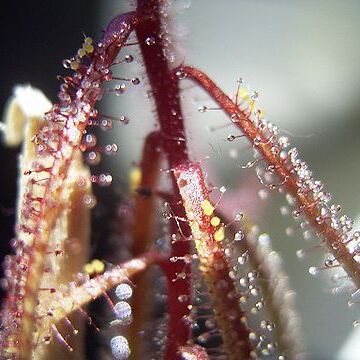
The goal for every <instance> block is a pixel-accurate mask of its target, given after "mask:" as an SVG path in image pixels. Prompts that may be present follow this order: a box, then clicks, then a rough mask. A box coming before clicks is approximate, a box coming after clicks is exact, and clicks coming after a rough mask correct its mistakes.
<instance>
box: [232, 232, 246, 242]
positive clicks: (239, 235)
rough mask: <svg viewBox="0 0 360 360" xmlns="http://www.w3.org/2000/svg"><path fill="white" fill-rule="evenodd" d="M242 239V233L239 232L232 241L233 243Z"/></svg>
mask: <svg viewBox="0 0 360 360" xmlns="http://www.w3.org/2000/svg"><path fill="white" fill-rule="evenodd" d="M244 237H245V234H244V232H243V231H241V230H240V231H238V232H237V233H235V235H234V240H235V241H241V240H242V239H243V238H244Z"/></svg>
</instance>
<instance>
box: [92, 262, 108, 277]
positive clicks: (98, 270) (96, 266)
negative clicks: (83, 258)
mask: <svg viewBox="0 0 360 360" xmlns="http://www.w3.org/2000/svg"><path fill="white" fill-rule="evenodd" d="M91 265H92V267H93V268H94V270H95V272H96V273H97V274H102V273H103V272H104V271H105V264H104V263H103V262H102V261H101V260H98V259H94V260H93V261H92V262H91Z"/></svg>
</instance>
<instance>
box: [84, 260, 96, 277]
mask: <svg viewBox="0 0 360 360" xmlns="http://www.w3.org/2000/svg"><path fill="white" fill-rule="evenodd" d="M84 272H85V273H86V274H88V275H93V274H94V273H95V270H94V267H93V266H92V264H91V263H88V264H85V265H84Z"/></svg>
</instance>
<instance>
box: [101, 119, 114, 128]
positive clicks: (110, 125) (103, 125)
mask: <svg viewBox="0 0 360 360" xmlns="http://www.w3.org/2000/svg"><path fill="white" fill-rule="evenodd" d="M112 128H113V121H112V120H110V119H102V120H101V121H100V129H101V130H103V131H106V130H110V129H112Z"/></svg>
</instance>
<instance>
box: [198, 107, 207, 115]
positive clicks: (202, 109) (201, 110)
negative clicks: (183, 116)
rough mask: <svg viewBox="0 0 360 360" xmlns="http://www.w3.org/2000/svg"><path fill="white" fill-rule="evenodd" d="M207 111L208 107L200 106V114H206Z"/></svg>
mask: <svg viewBox="0 0 360 360" xmlns="http://www.w3.org/2000/svg"><path fill="white" fill-rule="evenodd" d="M207 109H208V108H207V106H199V107H198V112H200V113H204V112H206V110H207Z"/></svg>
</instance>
